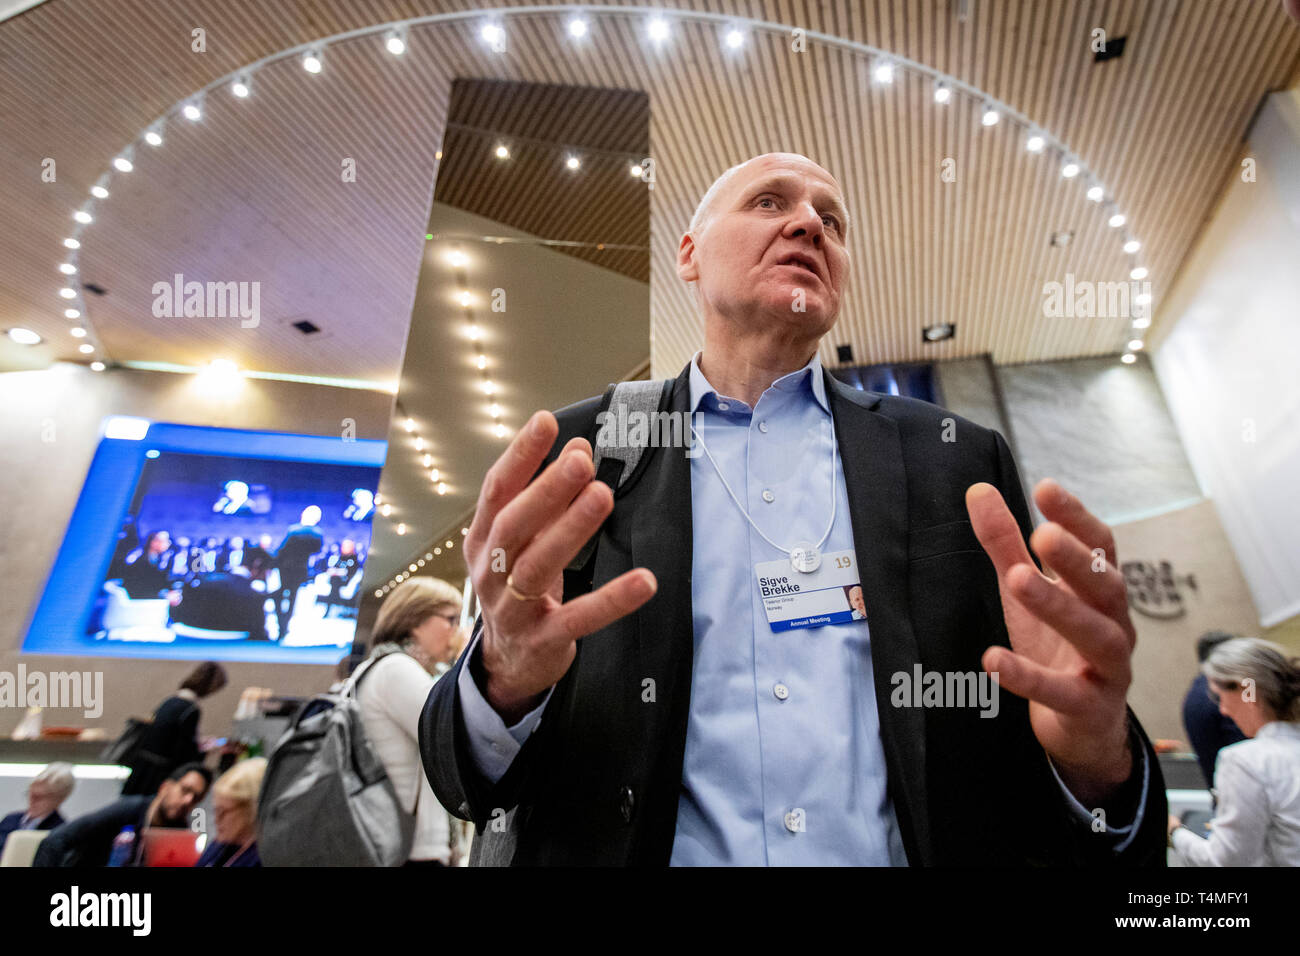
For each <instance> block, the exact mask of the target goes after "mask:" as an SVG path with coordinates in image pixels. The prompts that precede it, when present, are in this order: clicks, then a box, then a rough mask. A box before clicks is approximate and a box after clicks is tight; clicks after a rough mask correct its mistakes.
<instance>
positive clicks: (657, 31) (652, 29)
mask: <svg viewBox="0 0 1300 956" xmlns="http://www.w3.org/2000/svg"><path fill="white" fill-rule="evenodd" d="M646 33H648V34H649V35H650V39H651V40H654V41H655V43H662V42H663V41H664V40H667V39H668V21H667V20H665V19H664V18H663V17H653V18H652V19H651V20H650V22H649V23H647V24H646Z"/></svg>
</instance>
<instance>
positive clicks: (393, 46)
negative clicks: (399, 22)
mask: <svg viewBox="0 0 1300 956" xmlns="http://www.w3.org/2000/svg"><path fill="white" fill-rule="evenodd" d="M384 47H385V48H386V49H387V50H388V52H389V53H391V54H393V56H401V55H402V54H403V53H405V52H406V40H404V39H403V38H402V35H401V34H400V33H397V32H393V33H390V34H389V35H388V39H387V40H385V41H384Z"/></svg>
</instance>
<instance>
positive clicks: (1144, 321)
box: [1133, 315, 1151, 329]
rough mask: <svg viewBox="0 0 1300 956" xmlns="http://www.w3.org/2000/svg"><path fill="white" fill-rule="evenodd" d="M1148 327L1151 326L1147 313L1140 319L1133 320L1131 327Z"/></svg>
mask: <svg viewBox="0 0 1300 956" xmlns="http://www.w3.org/2000/svg"><path fill="white" fill-rule="evenodd" d="M1150 327H1151V316H1149V315H1144V316H1142V317H1141V318H1140V319H1134V320H1133V328H1135V329H1148V328H1150Z"/></svg>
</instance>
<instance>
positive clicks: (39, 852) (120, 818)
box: [32, 796, 153, 866]
mask: <svg viewBox="0 0 1300 956" xmlns="http://www.w3.org/2000/svg"><path fill="white" fill-rule="evenodd" d="M152 802H153V797H152V796H138V797H122V798H121V799H119V800H115V801H113V802H112V803H110V804H109V805H108V806H106V807H101V808H100V809H98V810H96V811H95V812H94V813H87V814H86V815H85V816H84V817H77V819H75V820H72V821H70V822H68V823H65V824H63V826H61V827H56V828H55V829H53V830H51V831H50V835H49V836H47V837H46V838H45V839H44V840H42V841H41V845H40V846H39V847H37V848H36V858H35V859H34V860H32V866H104V865H106V864H107V863H108V857H109V855H110V854H111V853H112V851H113V840H114V839H115V838H116V837H117V835H118V834H119V833H121V832H122V828H123V827H128V826H132V827H135V832H136V846H137V849H138V847H139V846H140V843H139V836H140V833H142V832H143V830H144V823H145V819H144V818H145V816H146V815H147V814H148V813H149V804H150V803H152Z"/></svg>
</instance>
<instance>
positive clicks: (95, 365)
mask: <svg viewBox="0 0 1300 956" xmlns="http://www.w3.org/2000/svg"><path fill="white" fill-rule="evenodd" d="M90 370H91V371H92V372H102V371H104V363H103V362H91V363H90Z"/></svg>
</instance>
